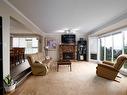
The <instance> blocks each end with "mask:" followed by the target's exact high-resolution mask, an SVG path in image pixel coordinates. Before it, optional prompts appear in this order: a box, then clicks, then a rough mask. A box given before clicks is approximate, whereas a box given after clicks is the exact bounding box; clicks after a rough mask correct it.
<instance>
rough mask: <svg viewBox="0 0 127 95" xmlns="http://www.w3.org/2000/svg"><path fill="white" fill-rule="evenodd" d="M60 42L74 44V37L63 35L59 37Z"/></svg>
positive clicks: (72, 35) (73, 35)
mask: <svg viewBox="0 0 127 95" xmlns="http://www.w3.org/2000/svg"><path fill="white" fill-rule="evenodd" d="M61 41H62V43H66V44H69V43H75V42H76V35H75V34H64V35H61Z"/></svg>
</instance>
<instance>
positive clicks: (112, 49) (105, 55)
mask: <svg viewBox="0 0 127 95" xmlns="http://www.w3.org/2000/svg"><path fill="white" fill-rule="evenodd" d="M126 49H127V48H126ZM122 50H123V36H122V33H121V32H120V33H117V34H113V35H109V36H105V37H102V38H100V60H102V61H103V60H106V61H115V60H116V58H117V57H118V56H119V55H120V54H122ZM126 52H127V50H126Z"/></svg>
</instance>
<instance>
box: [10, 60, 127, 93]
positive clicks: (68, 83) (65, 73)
mask: <svg viewBox="0 0 127 95" xmlns="http://www.w3.org/2000/svg"><path fill="white" fill-rule="evenodd" d="M96 66H97V65H96V64H92V63H88V62H74V63H73V65H72V72H70V71H69V67H68V66H60V68H59V72H57V71H56V66H54V65H53V66H52V69H51V71H50V72H49V73H48V75H46V76H31V77H29V78H28V79H27V80H26V81H25V82H24V83H23V84H22V85H21V86H20V87H18V88H17V89H16V91H15V92H14V93H13V94H11V95H127V78H126V77H124V76H122V75H120V76H122V78H121V79H119V81H120V83H118V82H115V81H110V80H107V79H103V78H100V77H97V76H96Z"/></svg>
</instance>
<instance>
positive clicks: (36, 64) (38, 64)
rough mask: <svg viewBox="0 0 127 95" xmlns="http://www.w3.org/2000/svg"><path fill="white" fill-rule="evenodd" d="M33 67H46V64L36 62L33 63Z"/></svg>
mask: <svg viewBox="0 0 127 95" xmlns="http://www.w3.org/2000/svg"><path fill="white" fill-rule="evenodd" d="M32 66H33V67H46V65H45V64H40V63H34V64H32Z"/></svg>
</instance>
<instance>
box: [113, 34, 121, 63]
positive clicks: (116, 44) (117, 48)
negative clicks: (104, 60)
mask: <svg viewBox="0 0 127 95" xmlns="http://www.w3.org/2000/svg"><path fill="white" fill-rule="evenodd" d="M112 37H113V61H115V60H116V58H117V57H118V56H119V55H120V54H122V50H123V37H122V33H118V34H114V35H113V36H112Z"/></svg>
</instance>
